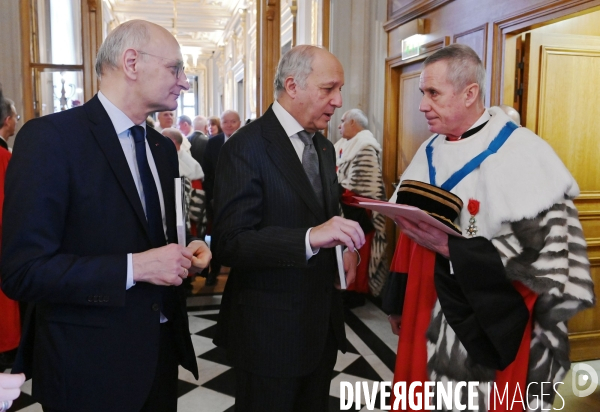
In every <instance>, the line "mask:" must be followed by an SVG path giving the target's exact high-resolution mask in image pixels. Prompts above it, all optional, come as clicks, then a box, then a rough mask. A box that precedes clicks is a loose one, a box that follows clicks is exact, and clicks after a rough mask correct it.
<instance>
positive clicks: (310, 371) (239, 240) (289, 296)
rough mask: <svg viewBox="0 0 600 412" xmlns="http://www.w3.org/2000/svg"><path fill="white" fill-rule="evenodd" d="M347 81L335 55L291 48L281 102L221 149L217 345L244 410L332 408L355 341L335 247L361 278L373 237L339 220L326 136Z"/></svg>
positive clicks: (279, 79)
mask: <svg viewBox="0 0 600 412" xmlns="http://www.w3.org/2000/svg"><path fill="white" fill-rule="evenodd" d="M343 83H344V71H343V69H342V66H341V64H340V62H339V61H338V60H337V59H336V58H335V56H333V55H332V54H331V53H329V52H327V51H326V50H324V49H321V48H318V47H314V46H298V47H295V48H293V49H292V50H290V51H289V52H288V53H286V54H285V55H284V56H283V58H282V59H281V61H280V62H279V66H278V68H277V73H276V78H275V98H276V101H275V102H274V103H273V105H272V106H271V107H270V108H269V109H268V110H267V111H266V113H265V114H264V115H263V116H262V117H261V118H259V119H257V120H256V121H254V122H252V123H250V124H249V125H247V126H245V127H243V128H242V129H240V130H239V131H238V132H236V133H235V134H234V135H233V136H232V137H231V139H230V140H229V141H228V142H227V143H226V144H225V145H223V148H222V149H221V152H220V155H219V161H218V165H217V172H216V182H215V231H214V242H215V254H216V255H217V256H218V258H219V259H220V260H221V261H222V262H223V264H225V265H227V266H230V267H231V272H230V276H229V280H228V283H227V286H226V289H225V293H224V295H223V301H222V309H221V313H220V315H219V323H218V331H217V336H216V337H215V343H216V344H217V345H219V346H223V347H226V348H227V350H228V355H229V357H230V359H231V361H232V362H233V365H234V367H235V370H236V406H235V408H236V412H243V411H261V412H263V411H270V412H274V411H289V412H291V411H311V412H318V411H326V410H327V409H328V395H329V385H330V380H331V374H332V371H333V366H334V365H335V361H336V355H337V350H338V349H340V350H342V351H344V350H345V343H346V338H345V333H344V323H343V312H342V302H341V298H340V293H339V291H338V290H337V289H336V288H335V287H334V284H335V282H336V279H337V276H338V275H337V269H336V267H337V266H336V257H335V250H334V249H333V247H334V246H336V245H346V246H347V247H348V248H349V249H348V250H349V253H346V254H345V255H344V266H345V269H346V276H347V278H348V281H352V280H353V278H354V275H355V267H356V255H355V253H354V252H352V251H353V250H354V248H359V247H361V246H362V245H363V243H364V234H363V232H362V230H361V229H360V226H359V225H358V224H357V223H355V222H353V221H350V220H346V219H343V218H341V217H339V216H337V215H338V213H339V201H338V199H339V189H338V182H337V177H336V173H335V153H334V148H333V145H332V144H331V143H330V142H329V141H328V140H327V139H326V138H325V137H324V136H323V135H322V134H320V133H319V132H318V131H319V130H322V129H324V128H325V127H327V123H328V122H329V120H330V119H331V116H332V115H333V112H334V111H335V109H336V108H338V107H340V106H341V105H342V98H341V87H342V85H343ZM311 135H312V139H311V138H310V136H311ZM302 139H304V140H302ZM311 156H312V157H311ZM315 176H316V178H315Z"/></svg>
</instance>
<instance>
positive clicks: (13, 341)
mask: <svg viewBox="0 0 600 412" xmlns="http://www.w3.org/2000/svg"><path fill="white" fill-rule="evenodd" d="M1 90H2V88H1V87H0V119H1V121H2V124H0V246H2V244H1V241H2V240H1V239H2V237H1V236H2V205H3V204H4V177H5V176H6V168H7V167H8V161H9V160H10V157H11V153H10V152H9V151H8V144H7V143H6V141H7V140H8V138H9V137H10V136H12V135H13V134H14V133H15V128H16V123H17V120H18V118H19V116H18V115H17V112H16V110H15V106H14V105H13V104H12V101H10V100H8V99H5V98H4V97H3V96H2V92H1ZM20 339H21V322H20V315H19V303H18V302H15V301H14V300H11V299H9V298H7V297H6V295H5V294H4V293H3V292H2V290H0V372H2V371H3V370H4V369H6V368H9V367H11V366H12V361H13V359H14V355H12V353H11V352H12V351H13V350H14V349H16V348H17V347H18V346H19V340H20Z"/></svg>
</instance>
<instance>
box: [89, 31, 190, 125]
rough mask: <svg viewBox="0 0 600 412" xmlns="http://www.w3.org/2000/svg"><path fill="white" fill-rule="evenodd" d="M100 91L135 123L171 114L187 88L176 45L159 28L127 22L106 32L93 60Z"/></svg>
mask: <svg viewBox="0 0 600 412" xmlns="http://www.w3.org/2000/svg"><path fill="white" fill-rule="evenodd" d="M96 72H97V73H98V75H99V77H100V91H101V92H102V94H103V95H104V96H105V97H106V98H107V99H108V100H110V102H111V103H113V104H114V105H115V106H117V107H118V108H119V109H120V110H121V111H123V112H124V113H125V114H126V115H127V117H129V118H130V119H131V120H132V121H133V122H134V123H135V124H141V123H143V122H144V120H145V119H146V117H147V116H148V115H149V114H150V113H152V112H161V111H173V110H175V109H176V108H177V100H178V99H179V96H180V94H181V91H182V90H187V89H189V83H188V82H187V78H186V76H185V73H184V71H183V56H182V54H181V50H180V47H179V43H177V40H176V39H175V37H173V35H172V34H171V33H169V32H168V31H167V30H165V29H164V28H163V27H161V26H158V25H156V24H154V23H150V22H147V21H143V20H130V21H128V22H126V23H123V24H121V25H119V26H118V27H117V28H116V29H114V30H113V31H112V32H110V33H109V35H108V36H107V38H106V40H105V41H104V42H103V43H102V45H101V46H100V50H99V51H98V56H97V58H96Z"/></svg>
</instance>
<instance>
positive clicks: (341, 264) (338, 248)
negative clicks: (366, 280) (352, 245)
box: [335, 245, 348, 290]
mask: <svg viewBox="0 0 600 412" xmlns="http://www.w3.org/2000/svg"><path fill="white" fill-rule="evenodd" d="M342 248H343V246H342V245H338V246H336V247H335V258H336V260H337V267H338V274H339V275H340V289H342V290H345V289H347V288H348V285H347V284H346V271H345V270H344V258H343V253H342Z"/></svg>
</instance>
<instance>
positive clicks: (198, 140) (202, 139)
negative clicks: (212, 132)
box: [187, 131, 208, 171]
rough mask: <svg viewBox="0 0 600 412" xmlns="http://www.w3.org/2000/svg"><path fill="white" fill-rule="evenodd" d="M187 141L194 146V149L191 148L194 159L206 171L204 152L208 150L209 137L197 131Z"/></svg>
mask: <svg viewBox="0 0 600 412" xmlns="http://www.w3.org/2000/svg"><path fill="white" fill-rule="evenodd" d="M187 139H188V141H189V142H190V144H191V145H192V147H191V148H190V152H191V153H192V157H193V158H194V160H196V161H197V162H198V163H200V166H201V167H202V170H203V171H204V168H205V167H206V166H205V165H204V151H205V150H206V145H207V144H208V137H206V135H205V134H204V133H202V132H199V131H195V132H193V133H192V134H190V135H189V136H188V137H187Z"/></svg>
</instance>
